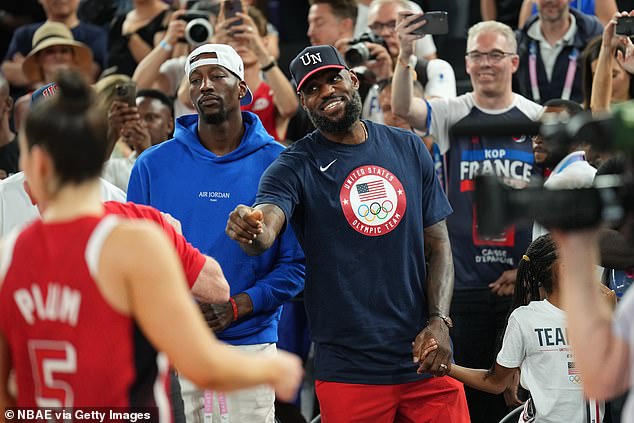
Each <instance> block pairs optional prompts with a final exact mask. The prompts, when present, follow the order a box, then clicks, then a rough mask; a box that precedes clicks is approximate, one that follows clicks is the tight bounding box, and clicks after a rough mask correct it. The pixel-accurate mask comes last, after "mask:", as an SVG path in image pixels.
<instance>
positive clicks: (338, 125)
mask: <svg viewBox="0 0 634 423" xmlns="http://www.w3.org/2000/svg"><path fill="white" fill-rule="evenodd" d="M361 109H362V105H361V96H360V95H359V92H358V91H356V90H355V91H354V94H353V95H352V99H351V100H350V101H348V102H346V107H345V113H344V115H343V117H342V118H341V119H339V120H330V119H328V118H327V117H325V116H321V115H318V114H317V113H313V112H311V110H310V109H306V112H307V113H308V117H309V118H310V121H311V122H312V123H313V125H315V127H316V128H317V129H319V130H320V131H321V132H325V133H328V134H341V133H344V132H347V131H348V130H349V129H350V128H351V127H352V125H353V124H354V123H355V122H356V121H357V120H359V118H360V117H361Z"/></svg>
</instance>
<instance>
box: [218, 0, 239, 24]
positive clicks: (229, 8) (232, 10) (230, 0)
mask: <svg viewBox="0 0 634 423" xmlns="http://www.w3.org/2000/svg"><path fill="white" fill-rule="evenodd" d="M222 9H223V12H224V13H223V15H224V17H225V19H231V18H234V17H235V16H236V14H237V13H238V12H240V13H243V8H242V0H224V1H223V2H222ZM237 25H242V19H238V20H237V21H236V22H234V23H232V24H231V25H230V26H237Z"/></svg>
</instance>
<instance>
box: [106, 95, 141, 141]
mask: <svg viewBox="0 0 634 423" xmlns="http://www.w3.org/2000/svg"><path fill="white" fill-rule="evenodd" d="M132 120H141V115H139V110H138V109H137V108H136V107H130V106H129V105H128V104H127V103H126V102H124V101H118V100H115V101H113V102H112V104H111V105H110V110H108V138H109V139H110V140H111V141H113V139H114V140H117V139H119V137H120V136H121V130H122V129H123V125H125V123H126V122H128V121H132Z"/></svg>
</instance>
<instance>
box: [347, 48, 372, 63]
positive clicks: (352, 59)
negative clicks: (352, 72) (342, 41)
mask: <svg viewBox="0 0 634 423" xmlns="http://www.w3.org/2000/svg"><path fill="white" fill-rule="evenodd" d="M344 56H345V59H346V63H347V64H348V66H350V67H351V68H355V67H357V66H361V65H362V64H364V63H365V62H367V61H368V59H369V58H370V50H368V47H367V46H366V45H365V44H364V43H357V44H354V45H352V46H350V48H349V49H348V51H346V53H345V55H344Z"/></svg>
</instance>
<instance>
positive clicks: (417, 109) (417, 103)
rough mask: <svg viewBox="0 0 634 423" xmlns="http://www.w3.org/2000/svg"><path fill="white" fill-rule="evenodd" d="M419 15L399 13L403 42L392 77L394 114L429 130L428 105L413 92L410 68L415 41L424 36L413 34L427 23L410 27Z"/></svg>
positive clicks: (412, 72)
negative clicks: (413, 31)
mask: <svg viewBox="0 0 634 423" xmlns="http://www.w3.org/2000/svg"><path fill="white" fill-rule="evenodd" d="M417 16H419V15H413V14H409V15H408V14H404V13H399V16H398V22H397V24H396V31H397V34H398V38H399V40H400V42H401V50H400V51H399V54H398V59H397V61H396V67H395V68H394V75H393V77H392V112H393V113H394V114H396V115H397V116H400V117H401V118H403V119H405V120H406V121H407V122H408V123H409V124H410V125H412V126H413V127H414V128H416V129H419V130H421V131H425V130H427V105H426V104H425V101H424V100H423V99H421V98H418V97H415V96H414V92H413V81H414V78H415V76H414V69H412V67H411V66H410V64H409V63H410V62H409V60H410V57H411V56H412V54H413V53H414V41H416V40H418V39H420V38H422V37H423V36H424V35H416V34H412V33H411V32H412V30H414V29H416V28H419V27H420V26H422V25H423V24H424V22H425V21H421V22H418V23H416V24H413V25H410V23H411V22H412V21H413V20H414V19H415V18H416V17H417Z"/></svg>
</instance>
